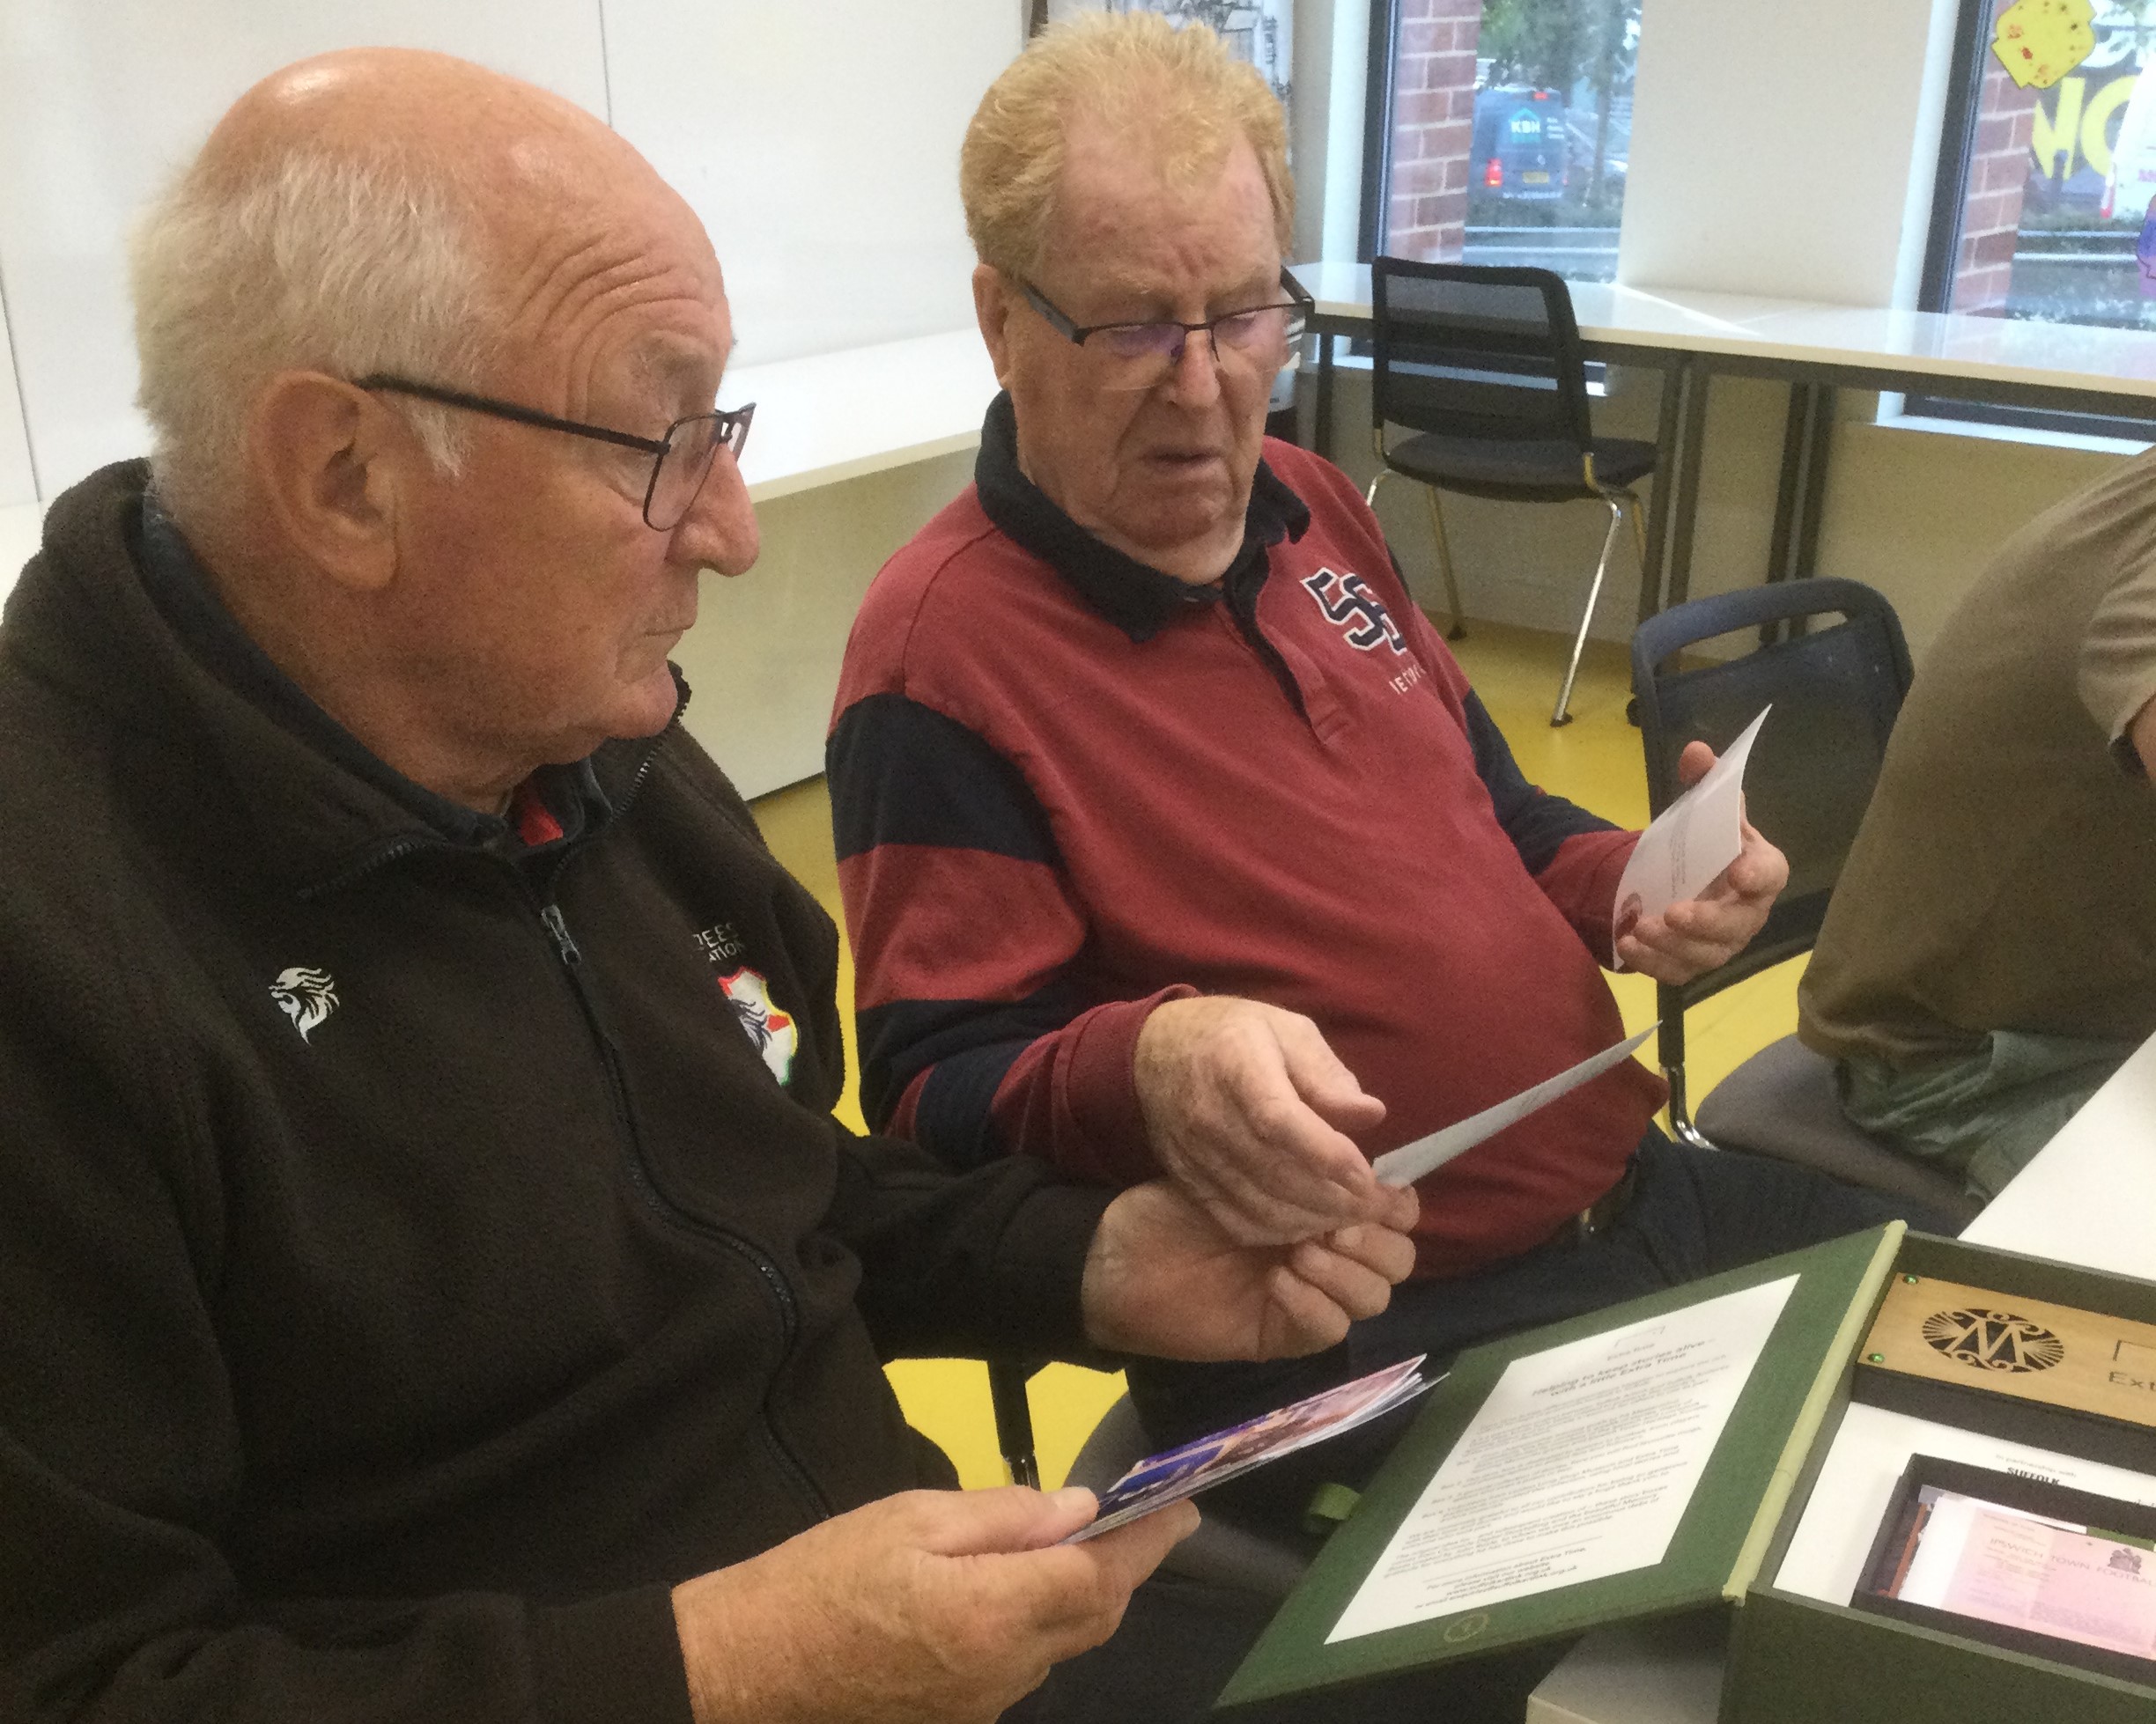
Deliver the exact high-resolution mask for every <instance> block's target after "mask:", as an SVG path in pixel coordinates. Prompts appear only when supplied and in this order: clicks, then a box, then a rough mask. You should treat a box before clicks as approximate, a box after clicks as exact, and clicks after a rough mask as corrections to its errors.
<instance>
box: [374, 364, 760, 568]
mask: <svg viewBox="0 0 2156 1724" xmlns="http://www.w3.org/2000/svg"><path fill="white" fill-rule="evenodd" d="M353 387H355V388H359V389H380V390H382V391H384V392H386V393H387V394H395V395H411V396H414V397H416V398H417V399H418V400H420V401H426V402H438V403H439V404H440V405H441V406H443V407H461V408H462V409H464V410H465V411H466V412H468V413H484V414H487V415H489V416H491V417H493V418H496V419H511V420H514V421H515V422H516V423H517V424H520V425H536V426H538V427H539V429H540V430H542V431H566V432H567V433H568V434H569V435H570V436H572V437H588V438H594V440H596V441H598V442H601V443H612V444H617V445H618V446H620V447H622V448H624V449H639V450H641V451H642V452H643V453H646V454H647V455H649V456H651V457H652V475H651V482H650V483H648V484H646V486H645V487H644V521H645V524H646V526H647V527H651V528H652V529H653V531H654V532H658V533H671V532H672V531H673V530H674V529H675V528H676V527H678V526H679V525H680V524H681V519H682V517H683V515H686V514H687V513H688V512H689V511H690V508H691V507H692V506H694V505H695V503H696V500H697V496H698V493H699V492H700V491H702V490H703V489H704V481H705V479H706V478H708V477H709V476H710V475H711V468H712V462H713V460H715V459H717V457H718V453H719V451H720V448H722V447H723V448H727V449H730V450H732V451H733V453H734V458H735V460H740V459H741V452H742V448H743V447H744V446H746V445H747V444H748V441H749V421H750V420H751V419H753V418H754V417H755V416H756V403H755V402H749V404H748V405H747V406H746V407H737V408H735V409H731V410H730V411H726V412H718V413H691V414H690V415H689V416H688V417H686V418H683V419H676V421H675V422H674V423H673V424H670V425H668V427H667V428H666V435H665V436H664V437H637V436H635V435H633V434H632V433H631V432H629V431H610V430H609V429H608V428H607V427H606V426H604V425H587V424H580V423H578V422H577V421H576V420H574V419H557V418H556V417H555V416H553V415H552V414H551V413H541V412H539V411H537V410H536V409H533V408H528V407H519V406H518V405H517V404H516V403H515V402H504V401H496V400H494V399H493V398H492V397H491V396H489V395H471V394H465V393H464V391H462V390H461V389H441V388H437V387H435V386H434V385H433V384H432V383H415V382H413V381H412V380H411V379H410V378H406V377H391V376H388V375H387V374H386V373H381V372H377V373H375V374H374V375H373V376H370V377H362V378H357V379H354V380H353Z"/></svg>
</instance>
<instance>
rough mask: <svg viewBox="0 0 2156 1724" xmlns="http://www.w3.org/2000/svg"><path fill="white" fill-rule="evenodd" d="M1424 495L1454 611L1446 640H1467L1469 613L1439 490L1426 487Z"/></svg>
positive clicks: (1439, 560)
mask: <svg viewBox="0 0 2156 1724" xmlns="http://www.w3.org/2000/svg"><path fill="white" fill-rule="evenodd" d="M1422 494H1423V496H1425V497H1428V498H1429V512H1430V537H1431V538H1432V539H1434V540H1435V541H1436V544H1437V567H1438V570H1439V571H1440V572H1441V573H1442V574H1443V576H1444V585H1445V603H1446V604H1447V605H1449V606H1451V609H1452V626H1451V628H1450V629H1447V630H1445V638H1446V639H1447V640H1466V638H1467V613H1466V611H1465V610H1463V609H1462V608H1460V595H1459V582H1458V580H1457V579H1455V578H1453V574H1452V546H1451V542H1450V541H1449V540H1447V539H1446V537H1445V530H1444V512H1443V510H1442V509H1440V508H1439V507H1438V506H1437V488H1436V486H1435V485H1425V486H1423V487H1422Z"/></svg>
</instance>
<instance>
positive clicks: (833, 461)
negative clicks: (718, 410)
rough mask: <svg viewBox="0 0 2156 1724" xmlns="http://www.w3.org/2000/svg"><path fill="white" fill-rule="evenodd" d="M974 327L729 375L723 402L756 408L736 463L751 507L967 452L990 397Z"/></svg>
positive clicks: (991, 386) (984, 356) (989, 374)
mask: <svg viewBox="0 0 2156 1724" xmlns="http://www.w3.org/2000/svg"><path fill="white" fill-rule="evenodd" d="M995 393H996V380H995V372H994V371H993V368H992V367H991V366H990V365H989V363H988V350H987V349H986V347H984V346H983V345H982V344H981V338H980V334H979V332H978V330H974V329H955V330H952V331H950V332H949V333H948V334H945V335H918V336H915V337H914V338H912V340H910V341H899V342H884V343H881V344H879V345H877V346H875V347H855V348H849V349H847V350H845V351H843V352H838V353H821V354H816V355H814V356H813V357H808V358H805V359H781V360H777V361H774V362H773V363H772V364H770V365H744V366H742V367H740V368H739V369H737V370H735V371H730V372H727V379H726V394H725V396H724V399H725V400H726V401H728V402H750V401H752V402H756V404H757V416H756V424H755V426H754V427H753V428H752V429H751V430H750V431H749V448H748V453H746V455H745V456H744V457H743V458H742V476H743V477H745V478H746V479H747V480H748V481H749V497H751V498H752V499H754V500H755V501H756V502H758V503H766V502H769V501H770V500H771V499H772V497H786V496H788V495H790V494H791V493H793V492H794V491H799V490H809V489H810V488H811V487H814V486H816V485H830V484H836V483H838V482H839V481H840V480H842V479H853V478H858V477H860V475H862V474H864V473H878V472H882V470H883V469H885V468H892V467H902V466H904V465H905V463H907V462H908V461H917V460H930V459H931V458H933V457H934V456H936V455H945V454H950V453H954V452H955V451H957V450H960V449H970V448H971V447H972V446H974V445H975V444H977V443H978V442H979V441H980V428H981V416H982V415H983V414H985V413H986V411H987V410H988V403H989V402H991V401H993V399H994V398H995Z"/></svg>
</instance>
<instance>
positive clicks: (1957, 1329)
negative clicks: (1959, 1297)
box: [1923, 1305, 2066, 1372]
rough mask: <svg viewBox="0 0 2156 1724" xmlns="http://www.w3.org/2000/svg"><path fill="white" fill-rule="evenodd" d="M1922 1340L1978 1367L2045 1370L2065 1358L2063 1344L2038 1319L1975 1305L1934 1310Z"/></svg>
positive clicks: (1995, 1369) (1971, 1366) (1979, 1369)
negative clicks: (2033, 1320)
mask: <svg viewBox="0 0 2156 1724" xmlns="http://www.w3.org/2000/svg"><path fill="white" fill-rule="evenodd" d="M1923 1338H1924V1339H1925V1341H1927V1342H1928V1343H1929V1344H1930V1345H1931V1346H1933V1347H1935V1348H1936V1349H1938V1351H1939V1352H1943V1353H1945V1354H1946V1357H1947V1358H1949V1359H1955V1360H1958V1361H1959V1362H1960V1363H1961V1364H1963V1365H1966V1366H1968V1367H1970V1368H1971V1369H1972V1370H1977V1371H2013V1372H2024V1371H2049V1369H2050V1368H2051V1367H2053V1366H2054V1365H2056V1364H2057V1363H2058V1362H2059V1360H2061V1359H2064V1358H2065V1357H2066V1344H2065V1343H2064V1341H2062V1340H2060V1339H2059V1337H2057V1336H2056V1335H2054V1334H2053V1333H2052V1332H2051V1331H2050V1330H2048V1329H2046V1328H2045V1327H2044V1326H2043V1325H2042V1323H2039V1322H2030V1321H2029V1319H2027V1317H2018V1316H2015V1315H2013V1314H2012V1312H2009V1311H1987V1310H1985V1309H1984V1308H1982V1306H1975V1305H1970V1306H1962V1307H1960V1308H1955V1309H1953V1310H1947V1311H1937V1312H1934V1313H1933V1314H1932V1315H1930V1316H1928V1317H1926V1318H1925V1319H1924V1320H1923Z"/></svg>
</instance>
